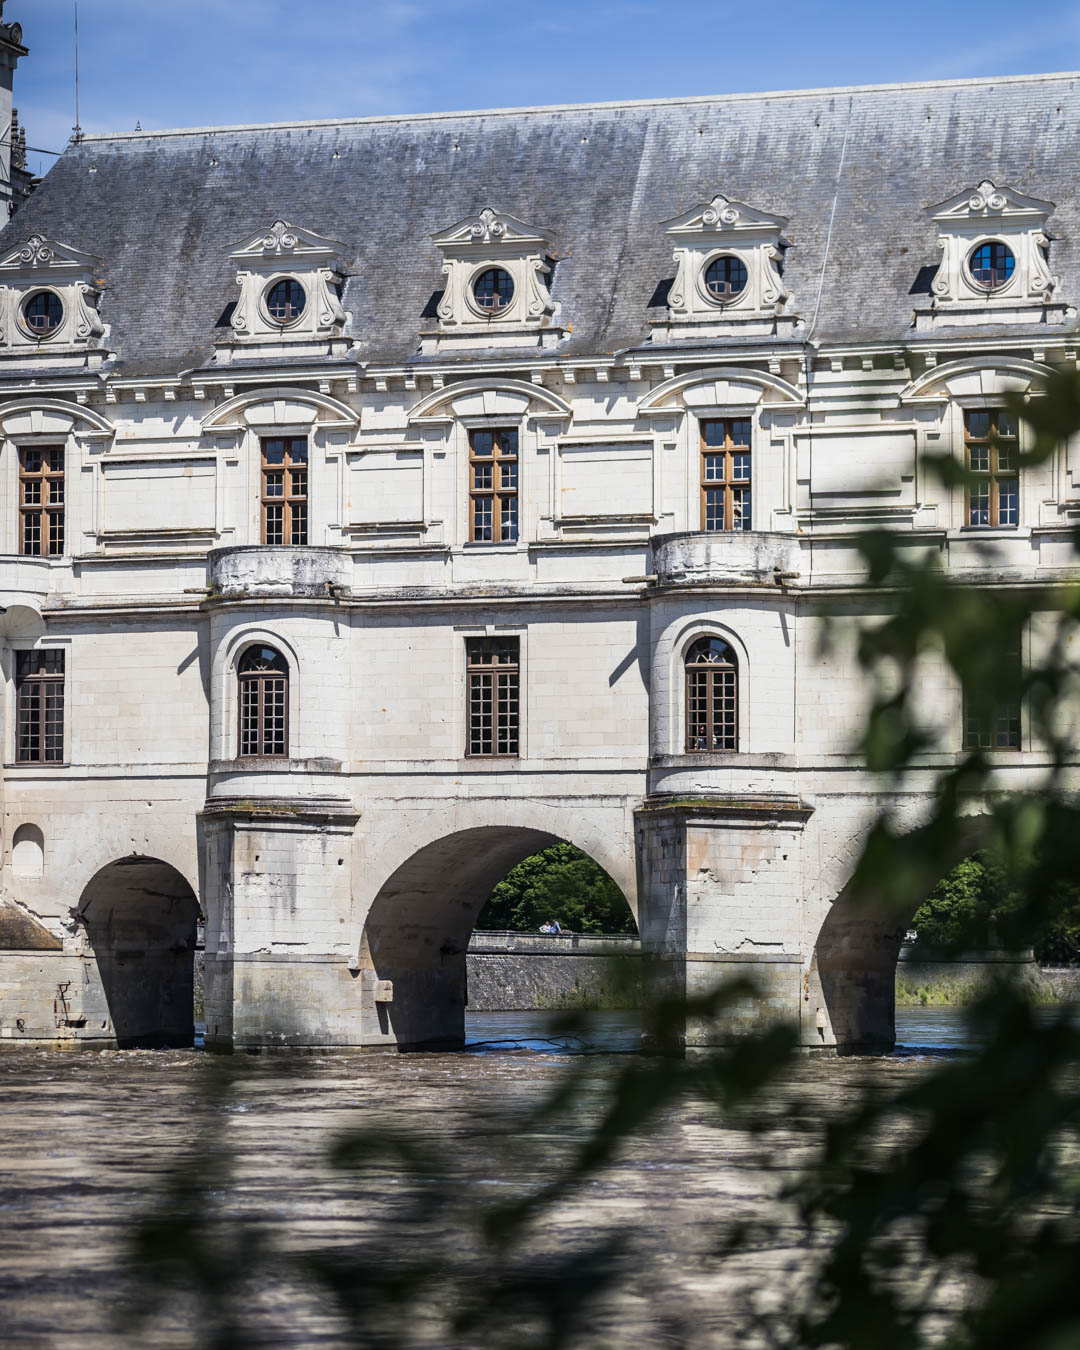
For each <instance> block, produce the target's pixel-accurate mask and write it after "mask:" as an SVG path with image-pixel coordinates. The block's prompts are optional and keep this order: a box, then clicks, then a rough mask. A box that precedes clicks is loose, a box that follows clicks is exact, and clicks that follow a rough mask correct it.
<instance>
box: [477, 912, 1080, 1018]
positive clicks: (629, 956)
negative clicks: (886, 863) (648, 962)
mask: <svg viewBox="0 0 1080 1350" xmlns="http://www.w3.org/2000/svg"><path fill="white" fill-rule="evenodd" d="M640 956H641V944H640V943H639V941H638V939H637V938H636V937H631V936H617V935H615V936H594V935H589V934H584V933H563V934H560V935H558V936H548V935H547V934H545V933H512V932H481V931H477V932H474V933H473V936H472V939H471V941H470V943H469V951H468V957H467V964H468V979H469V1008H470V1010H471V1011H473V1012H527V1011H532V1010H548V1009H560V1008H610V1009H622V1008H637V1007H640V1005H641V971H640V959H639V958H640ZM1004 975H1007V976H1008V977H1009V978H1010V979H1015V980H1019V981H1021V982H1022V983H1023V984H1025V985H1026V986H1027V987H1028V988H1029V989H1030V990H1031V993H1032V996H1033V997H1034V998H1035V999H1036V1001H1038V1002H1040V1003H1063V1002H1072V1001H1077V1000H1080V967H1077V966H1054V967H1045V968H1042V967H1040V966H1039V965H1038V963H1037V962H1036V961H1035V958H1034V955H1033V954H1032V953H1031V952H1030V951H1028V952H1019V953H1016V952H1007V951H996V950H988V951H978V952H962V953H960V955H959V956H958V957H956V958H955V959H950V960H944V959H942V958H940V957H936V956H934V955H933V954H929V953H927V952H925V951H920V950H919V949H918V948H916V947H914V946H905V947H902V948H901V950H900V959H899V960H898V962H897V966H896V1002H897V1006H898V1007H918V1006H922V1007H943V1008H944V1007H962V1006H963V1005H964V1004H967V1003H971V1002H972V1001H973V1000H974V999H975V998H977V997H978V995H979V992H980V990H982V989H984V988H985V987H986V985H987V984H988V983H989V982H990V981H992V980H993V979H995V978H999V977H1001V976H1004Z"/></svg>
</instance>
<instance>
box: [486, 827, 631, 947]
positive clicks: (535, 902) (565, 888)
mask: <svg viewBox="0 0 1080 1350" xmlns="http://www.w3.org/2000/svg"><path fill="white" fill-rule="evenodd" d="M552 919H558V921H559V923H560V924H561V926H562V927H563V928H565V929H566V930H567V931H568V932H571V933H636V932H637V926H636V925H635V923H634V916H633V914H632V913H631V912H630V906H629V905H628V904H627V903H626V897H625V896H624V895H623V893H622V891H621V890H619V888H618V886H616V885H615V883H614V881H612V879H611V878H610V877H609V876H608V874H607V873H606V872H605V871H604V869H603V868H602V867H601V866H600V865H599V864H598V863H595V862H593V860H592V859H591V858H590V857H589V856H588V854H586V853H582V851H581V849H579V848H575V847H574V845H573V844H567V843H559V844H552V845H551V846H550V848H545V849H542V850H541V851H540V852H539V853H534V854H533V855H532V856H531V857H529V858H526V859H525V860H524V861H523V862H519V863H518V865H517V866H516V867H514V868H512V869H511V871H509V872H508V873H507V875H506V876H505V877H504V878H503V880H502V881H500V882H499V884H498V885H497V886H496V887H495V889H494V890H493V891H492V892H491V897H490V899H489V900H488V902H487V904H486V905H485V906H484V908H483V909H482V910H481V912H480V918H479V919H478V920H477V924H476V926H477V928H483V929H493V928H494V929H510V930H513V931H515V932H521V933H535V932H536V931H537V930H538V929H539V927H540V925H541V924H543V923H550V922H551V921H552Z"/></svg>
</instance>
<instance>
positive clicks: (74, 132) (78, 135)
mask: <svg viewBox="0 0 1080 1350" xmlns="http://www.w3.org/2000/svg"><path fill="white" fill-rule="evenodd" d="M74 4H75V125H74V126H73V127H72V128H71V139H72V140H73V141H74V142H75V143H76V145H77V144H78V143H79V141H81V140H82V127H81V126H80V125H79V0H74Z"/></svg>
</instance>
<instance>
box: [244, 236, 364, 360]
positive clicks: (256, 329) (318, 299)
mask: <svg viewBox="0 0 1080 1350" xmlns="http://www.w3.org/2000/svg"><path fill="white" fill-rule="evenodd" d="M344 251H345V245H344V244H341V243H339V242H338V241H337V240H336V239H325V238H323V236H322V235H318V234H315V233H314V232H313V231H311V230H307V229H304V228H303V227H302V226H299V225H292V224H290V223H289V222H288V221H287V220H275V221H274V223H273V224H272V225H271V226H270V227H269V229H264V230H260V231H258V233H256V234H252V235H249V236H248V237H247V238H245V239H244V240H242V241H241V242H240V243H239V244H238V245H237V246H236V247H235V248H234V249H233V250H232V251H231V252H230V254H229V257H230V259H231V260H232V261H233V262H234V263H235V264H236V269H237V270H236V284H237V285H238V286H239V287H240V298H239V300H237V302H236V305H235V307H234V309H233V312H232V316H231V320H230V331H229V334H228V336H227V338H226V339H225V345H228V344H231V343H234V342H237V343H242V344H245V345H248V344H257V345H268V344H274V345H276V344H284V345H289V346H290V347H291V346H293V345H295V344H297V343H300V344H303V343H304V342H305V341H306V342H309V343H311V342H314V341H315V340H316V339H323V340H325V339H326V338H335V337H340V336H341V334H342V332H343V330H344V328H345V324H346V317H347V316H346V314H345V311H344V309H343V308H342V305H341V298H340V288H341V286H342V284H343V282H344V279H345V269H344V266H343V265H342V263H341V255H342V254H343V253H344ZM219 345H220V344H219Z"/></svg>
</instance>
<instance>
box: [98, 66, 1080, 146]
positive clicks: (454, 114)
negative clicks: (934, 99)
mask: <svg viewBox="0 0 1080 1350" xmlns="http://www.w3.org/2000/svg"><path fill="white" fill-rule="evenodd" d="M1053 80H1080V71H1076V70H1062V71H1048V72H1045V73H1042V74H1031V75H992V76H985V75H984V76H965V77H964V78H962V79H961V78H956V79H946V80H911V81H896V82H893V83H887V84H850V85H835V86H823V87H820V88H813V89H769V90H757V91H746V92H742V93H732V94H693V95H680V96H678V97H675V98H634V99H611V100H607V101H600V102H596V103H550V104H536V105H533V106H524V107H519V108H469V109H458V110H448V111H443V112H422V113H380V114H378V115H375V116H369V117H323V118H315V119H311V120H307V121H303V120H301V121H292V122H238V123H235V124H231V125H224V126H204V127H174V128H171V129H167V130H162V131H115V132H86V133H84V134H83V136H82V138H81V140H80V142H78V144H85V143H87V142H91V141H93V142H101V141H141V140H154V139H156V138H159V137H166V136H204V135H211V134H214V133H220V132H236V131H253V132H254V131H289V130H301V129H306V128H308V127H350V126H371V125H380V124H383V123H392V122H438V121H449V120H452V119H455V118H463V117H514V116H522V115H524V114H530V113H538V114H539V113H558V112H583V111H585V110H587V109H597V110H600V109H608V108H670V107H678V106H680V105H684V106H695V105H702V104H709V103H739V102H750V101H752V100H754V99H775V98H815V97H817V98H820V97H822V96H823V95H827V94H877V93H892V92H895V91H897V90H917V89H953V88H967V87H970V86H972V85H987V86H989V85H998V84H1025V83H1028V84H1034V83H1042V82H1046V81H1053Z"/></svg>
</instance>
